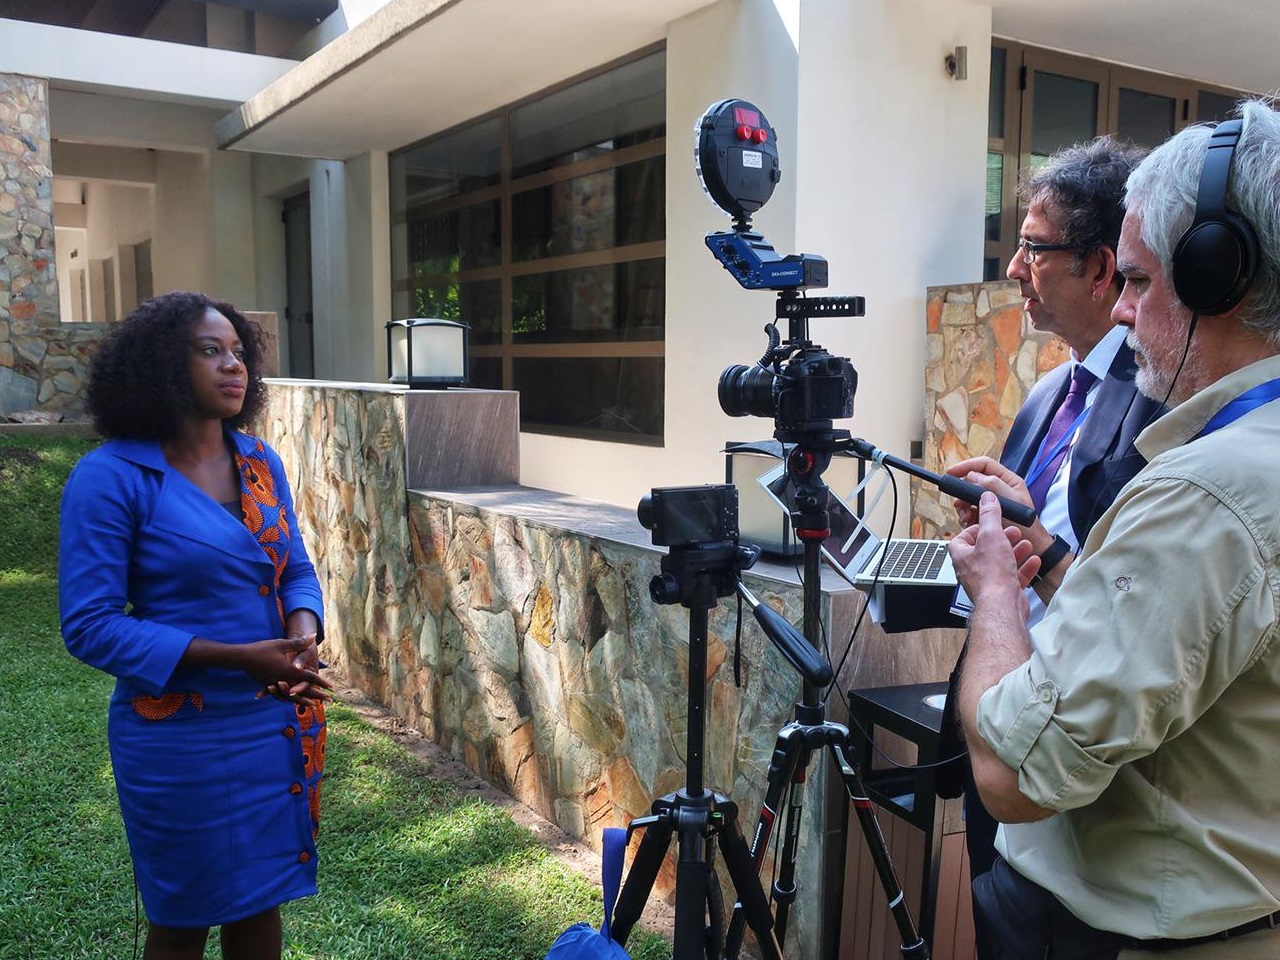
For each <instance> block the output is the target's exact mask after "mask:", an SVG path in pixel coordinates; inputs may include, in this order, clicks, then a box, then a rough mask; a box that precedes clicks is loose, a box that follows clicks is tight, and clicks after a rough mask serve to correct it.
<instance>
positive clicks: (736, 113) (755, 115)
mask: <svg viewBox="0 0 1280 960" xmlns="http://www.w3.org/2000/svg"><path fill="white" fill-rule="evenodd" d="M733 122H734V123H740V124H745V125H746V126H748V127H751V128H752V129H753V130H754V129H755V128H756V127H758V126H760V114H759V112H757V111H755V110H748V109H747V108H746V107H734V108H733Z"/></svg>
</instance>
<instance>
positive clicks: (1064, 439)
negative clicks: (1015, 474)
mask: <svg viewBox="0 0 1280 960" xmlns="http://www.w3.org/2000/svg"><path fill="white" fill-rule="evenodd" d="M1092 409H1093V408H1092V407H1085V408H1084V409H1083V410H1081V411H1080V416H1078V417H1076V420H1075V423H1073V424H1071V426H1070V427H1069V428H1068V429H1067V432H1066V433H1064V434H1063V435H1062V436H1061V437H1059V438H1058V442H1057V443H1055V444H1054V445H1053V449H1052V450H1049V451H1048V452H1045V450H1044V440H1041V441H1040V449H1039V450H1037V451H1036V459H1035V461H1034V464H1033V466H1032V467H1031V470H1030V471H1029V472H1028V473H1027V476H1026V478H1025V480H1024V481H1023V482H1024V483H1026V485H1027V487H1028V488H1029V487H1030V486H1031V485H1032V484H1033V483H1035V482H1036V477H1038V476H1040V474H1042V473H1044V471H1045V468H1046V467H1047V466H1049V464H1051V463H1053V461H1054V460H1055V459H1057V456H1058V454H1059V453H1061V452H1062V448H1063V447H1065V446H1066V445H1067V444H1069V443H1070V442H1071V440H1072V438H1074V437H1075V435H1076V431H1077V430H1079V429H1080V424H1082V423H1084V418H1085V417H1087V416H1088V415H1089V411H1090V410H1092ZM1045 439H1048V437H1047V436H1046V438H1045Z"/></svg>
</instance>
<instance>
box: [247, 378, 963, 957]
mask: <svg viewBox="0 0 1280 960" xmlns="http://www.w3.org/2000/svg"><path fill="white" fill-rule="evenodd" d="M271 397H272V398H271V401H270V404H269V409H268V411H267V413H266V415H265V417H264V423H263V424H262V425H261V426H260V428H259V429H260V432H261V433H262V435H263V436H264V437H265V438H266V439H267V440H268V442H270V443H271V444H272V445H273V446H274V447H275V448H276V449H277V450H278V451H279V452H280V454H281V456H282V458H283V459H284V461H285V465H286V468H287V470H288V473H289V475H290V477H291V478H292V479H293V486H294V491H295V501H296V507H297V514H298V518H299V524H300V525H301V527H302V528H303V531H304V533H305V534H306V536H307V543H308V544H309V545H310V546H311V549H312V553H313V560H314V562H315V564H316V567H317V570H318V572H319V575H320V578H321V582H322V583H324V584H326V585H327V592H326V638H325V649H326V651H327V653H326V659H329V660H330V661H331V662H334V663H337V664H341V665H342V666H343V667H344V668H345V670H346V672H347V674H348V676H349V677H350V678H351V680H352V681H353V682H354V683H355V684H356V685H357V686H359V687H360V688H361V689H362V690H364V691H366V692H367V693H368V694H370V695H371V696H373V697H374V698H375V699H377V700H379V701H381V702H382V703H383V704H386V705H387V706H388V707H390V708H391V709H392V711H393V712H395V713H396V714H397V715H399V716H401V717H403V718H405V719H406V720H407V721H408V722H410V723H412V724H413V725H414V726H416V727H417V728H418V729H420V730H422V731H423V732H424V733H425V734H426V735H428V736H430V737H431V738H432V739H433V740H435V741H436V742H437V743H439V744H441V745H442V746H443V747H445V748H446V749H447V750H449V751H450V752H451V753H452V754H453V755H454V756H456V757H458V758H460V759H462V760H463V761H465V762H466V763H467V765H468V766H469V767H470V768H471V769H473V770H475V771H476V772H477V773H479V774H480V775H482V776H484V777H485V778H486V779H488V780H490V781H491V782H493V783H495V784H498V785H500V786H502V787H503V788H504V789H505V790H506V791H508V792H509V793H510V794H511V795H512V796H514V797H516V798H517V799H519V800H520V801H522V802H524V803H525V804H527V805H528V806H530V807H532V808H533V809H534V810H536V811H538V812H539V813H541V814H542V815H543V816H546V817H547V818H549V819H552V820H554V821H555V822H556V823H558V824H559V825H560V826H561V827H563V828H564V829H565V830H566V831H567V832H569V833H570V834H572V835H574V836H577V837H581V838H583V839H584V840H587V841H589V842H590V843H592V844H594V845H596V846H597V847H598V845H599V837H600V828H601V827H603V826H606V825H621V824H625V823H626V822H627V821H629V820H630V819H631V818H633V817H635V816H641V815H644V814H647V813H648V812H649V807H650V803H651V801H652V800H653V798H655V797H657V796H661V795H663V794H666V793H668V792H671V791H673V790H675V789H677V788H679V787H680V786H682V785H684V782H685V757H684V753H685V734H686V715H687V689H688V685H687V676H688V674H687V671H688V657H687V650H688V643H687V639H688V622H687V619H686V618H687V612H686V611H685V609H684V608H683V607H680V606H675V607H667V606H662V607H660V606H656V605H655V604H654V603H653V602H652V601H651V600H650V598H649V592H648V583H649V580H650V578H651V577H652V576H653V575H654V574H656V573H657V572H658V570H659V567H658V563H659V558H660V556H661V554H660V553H659V552H658V551H657V550H655V549H653V548H652V547H650V546H642V545H637V544H631V543H624V542H618V541H615V540H609V539H603V538H601V537H596V536H590V535H585V534H580V533H573V532H569V531H567V530H565V529H561V528H558V527H556V526H554V525H551V524H548V523H543V522H536V521H534V520H528V519H519V518H518V517H515V516H512V515H510V514H508V513H507V512H506V511H501V512H499V511H497V510H494V509H486V508H482V507H477V506H469V505H467V504H466V503H465V502H463V497H462V494H461V492H460V493H459V495H457V496H454V497H448V496H445V495H442V494H431V493H424V492H418V491H406V488H405V465H404V464H405V455H404V442H405V427H404V407H403V404H404V399H403V395H398V394H396V393H394V392H390V391H387V390H385V389H382V390H375V389H369V390H359V389H356V388H355V387H353V385H346V386H345V387H344V386H325V385H322V384H319V383H314V382H291V383H288V384H273V385H272V388H271ZM637 530H639V528H638V525H637ZM640 532H643V531H640ZM748 582H749V583H750V586H751V589H752V590H753V592H755V593H756V595H757V596H759V597H760V598H761V599H762V600H764V601H765V602H767V603H770V604H771V605H773V606H774V607H775V608H777V609H778V610H780V611H781V612H782V613H783V614H784V615H785V616H787V617H788V618H789V619H790V620H792V621H793V622H798V621H799V620H800V619H801V609H802V598H801V594H800V590H799V587H796V586H791V585H787V584H782V583H779V582H777V581H772V580H765V579H762V578H759V577H755V576H753V575H751V574H748ZM830 603H831V601H830V598H829V597H826V598H824V610H825V615H826V616H827V618H828V622H829V620H830ZM732 644H733V613H732V609H731V604H730V603H729V602H728V601H722V603H721V606H720V607H719V608H718V609H716V610H713V611H712V612H711V616H710V627H709V634H708V669H707V680H708V694H707V710H706V728H707V737H706V743H707V749H706V758H705V781H706V783H707V785H708V786H710V787H713V788H714V789H717V790H721V791H725V792H727V793H729V795H731V796H732V797H733V798H734V799H735V800H736V801H737V802H738V804H739V807H740V809H741V810H742V811H743V818H742V819H743V824H742V825H743V830H744V832H747V833H748V834H749V832H750V830H751V829H752V828H753V826H754V822H755V817H756V812H757V811H758V810H759V804H760V802H761V800H762V798H763V792H764V776H765V772H766V770H767V768H768V764H769V760H770V757H771V754H772V750H773V746H774V739H775V735H776V732H777V730H778V728H779V727H780V726H781V724H782V723H784V722H785V721H787V720H789V719H790V717H791V713H792V706H793V703H794V701H795V700H796V699H797V698H798V694H799V682H798V680H797V678H796V675H795V674H794V673H793V672H792V671H791V669H790V667H788V666H787V665H786V663H785V661H783V659H782V657H781V655H780V654H778V653H777V652H776V651H775V650H774V648H773V647H772V645H771V644H769V643H768V642H767V641H766V640H765V639H764V637H763V635H762V634H761V633H760V631H759V630H758V628H757V627H756V626H755V624H754V621H753V620H751V619H750V617H749V616H748V617H747V620H746V623H745V625H744V631H743V646H744V649H743V658H742V664H743V668H742V669H743V679H744V683H743V686H742V688H741V689H739V688H736V687H735V686H734V683H733V663H732ZM951 656H954V654H953V653H952V654H951ZM827 766H828V764H827V763H826V762H825V761H824V762H817V763H815V764H814V765H813V766H812V768H811V769H810V781H811V783H812V786H811V787H810V788H809V789H810V791H811V792H812V795H811V796H810V803H809V804H808V805H807V806H808V809H807V811H806V815H805V819H804V822H803V830H804V833H803V835H802V838H801V845H802V851H803V850H808V851H815V850H817V851H823V850H832V851H836V850H837V849H838V847H839V845H838V844H830V845H828V844H824V843H822V842H821V841H820V840H818V839H816V838H819V837H821V836H823V834H824V832H827V831H834V832H836V833H838V832H839V824H831V823H828V822H827V821H828V819H829V817H828V813H827V811H828V807H827V804H825V803H823V802H815V801H818V799H819V798H822V797H824V796H825V794H826V791H827V790H828V786H827V782H828V779H827V773H826V770H827ZM670 866H671V861H670V860H668V863H667V865H666V867H665V868H664V874H663V876H662V877H660V879H659V884H660V887H661V888H663V889H668V890H669V889H670V886H671V884H672V882H673V875H671V874H669V873H667V870H669V869H670ZM825 866H828V865H825V864H824V863H823V862H822V853H820V852H819V853H812V852H811V853H808V854H804V853H802V856H801V861H800V873H799V875H798V880H799V882H800V884H801V887H802V888H803V889H805V890H808V891H814V892H816V891H817V890H819V889H822V887H821V880H820V877H821V876H822V873H821V871H822V870H823V869H824V867H825ZM730 902H731V901H730ZM821 912H822V907H821V900H820V898H819V897H816V896H812V897H807V898H806V897H802V898H801V900H800V902H799V906H798V907H797V912H796V913H795V915H794V916H795V923H794V924H793V925H792V932H793V935H794V936H795V937H796V938H797V939H796V941H795V942H796V943H798V945H799V947H800V953H799V954H798V955H803V956H813V955H816V953H817V946H816V945H817V943H818V939H819V938H820V936H821V924H822V922H823V921H822V917H821ZM828 922H829V920H828Z"/></svg>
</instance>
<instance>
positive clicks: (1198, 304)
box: [1172, 120, 1258, 317]
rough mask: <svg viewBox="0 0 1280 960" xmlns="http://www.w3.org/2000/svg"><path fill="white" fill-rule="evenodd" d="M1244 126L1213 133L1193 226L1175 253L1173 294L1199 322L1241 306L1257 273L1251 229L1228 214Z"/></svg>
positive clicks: (1231, 123)
mask: <svg viewBox="0 0 1280 960" xmlns="http://www.w3.org/2000/svg"><path fill="white" fill-rule="evenodd" d="M1243 126H1244V121H1243V120H1224V121H1223V122H1222V123H1220V124H1218V125H1217V126H1216V127H1215V128H1214V130H1213V134H1212V135H1211V136H1210V138H1209V150H1208V152H1207V153H1206V154H1205V157H1204V166H1203V167H1201V168H1200V190H1199V193H1198V194H1197V195H1196V217H1195V220H1193V221H1192V222H1191V226H1189V227H1187V230H1186V232H1185V233H1184V234H1183V235H1182V238H1181V239H1180V240H1178V245H1177V246H1176V247H1175V248H1174V250H1173V269H1172V273H1173V288H1174V290H1175V291H1177V294H1178V299H1179V300H1181V301H1182V302H1183V304H1184V305H1186V306H1187V308H1188V309H1190V310H1191V311H1192V312H1194V313H1197V314H1200V315H1201V316H1208V317H1212V316H1215V315H1216V314H1220V313H1226V312H1227V311H1228V310H1230V309H1231V308H1232V307H1234V306H1235V305H1236V304H1237V303H1239V302H1240V301H1241V300H1242V299H1243V298H1244V295H1245V294H1246V293H1247V292H1248V291H1249V286H1250V285H1251V284H1252V283H1253V275H1254V273H1255V272H1256V271H1257V265H1258V238H1257V236H1256V235H1255V234H1254V232H1253V227H1251V226H1250V225H1249V221H1248V220H1246V219H1244V217H1242V216H1240V215H1239V214H1237V213H1233V212H1232V211H1230V210H1228V209H1227V185H1228V184H1229V183H1230V181H1231V161H1232V160H1233V159H1234V158H1235V152H1236V143H1237V142H1238V141H1239V140H1240V131H1241V129H1242V128H1243Z"/></svg>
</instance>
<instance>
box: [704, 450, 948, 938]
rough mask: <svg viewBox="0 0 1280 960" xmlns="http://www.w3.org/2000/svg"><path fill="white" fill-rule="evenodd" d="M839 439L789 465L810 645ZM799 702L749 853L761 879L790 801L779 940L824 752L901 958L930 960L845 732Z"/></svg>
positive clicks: (800, 453) (734, 925) (739, 934)
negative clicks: (826, 478) (814, 764)
mask: <svg viewBox="0 0 1280 960" xmlns="http://www.w3.org/2000/svg"><path fill="white" fill-rule="evenodd" d="M842 433H843V432H842V431H830V435H829V436H825V437H824V438H823V439H820V440H819V445H818V446H817V447H816V448H809V447H803V446H797V447H796V448H795V449H794V450H793V451H792V452H791V454H790V455H789V456H788V458H787V472H788V475H789V476H790V477H791V480H792V482H793V483H794V484H795V487H796V496H795V510H794V511H793V513H792V515H791V522H792V529H794V530H795V533H796V536H797V537H798V538H799V539H800V540H801V541H802V543H803V544H804V577H803V590H804V635H805V636H806V637H807V638H809V641H810V643H811V644H813V646H814V647H817V643H816V642H814V641H815V638H817V637H818V636H819V634H820V630H821V627H820V623H819V619H820V616H821V612H820V609H819V602H820V599H821V588H820V583H821V556H820V550H821V544H822V542H823V540H825V539H826V537H827V536H828V534H829V532H830V531H829V530H828V524H829V522H830V517H829V514H828V511H827V502H828V497H829V491H828V488H827V485H826V484H825V483H824V482H823V480H822V471H823V470H825V469H826V467H827V466H828V464H829V463H830V460H831V449H832V448H833V447H834V446H836V445H837V444H840V443H841V441H842V440H843V438H842V437H841V436H840V434H842ZM801 689H802V695H801V702H800V703H797V704H796V707H795V718H794V719H793V720H792V721H791V722H789V723H787V724H785V725H783V727H782V729H781V730H780V731H778V737H777V740H776V741H775V743H774V748H773V756H772V758H771V759H770V762H769V770H768V773H767V774H766V782H767V784H768V786H767V788H766V790H765V796H764V801H763V803H762V805H761V809H760V819H759V822H758V823H757V826H756V832H755V836H754V839H753V841H752V845H751V856H752V860H753V863H754V867H755V870H756V875H757V877H758V876H759V872H760V870H761V868H762V867H763V864H764V855H765V852H766V851H767V850H768V848H769V843H770V840H771V838H772V835H773V829H774V826H775V825H776V822H777V817H778V811H779V809H780V808H781V805H782V802H783V799H784V797H786V796H788V795H789V805H788V808H787V819H786V823H785V826H784V831H783V844H782V851H781V854H780V857H779V863H778V871H777V879H776V880H775V882H774V884H773V900H774V903H775V904H776V905H777V906H776V908H775V913H774V925H775V931H776V934H777V938H778V940H779V941H780V942H785V939H786V929H787V919H788V916H789V913H790V909H791V904H792V903H794V902H795V899H796V895H797V887H796V882H795V868H796V857H797V841H798V838H799V836H800V821H801V815H802V813H803V809H804V802H803V797H804V786H805V783H806V781H807V771H808V767H809V763H810V761H811V760H812V759H813V755H814V753H815V752H821V751H823V750H824V749H825V750H826V751H828V752H829V753H830V755H831V758H832V759H833V760H834V761H835V764H836V768H837V770H838V771H839V774H840V778H841V780H842V781H843V783H844V787H845V791H846V792H847V793H848V795H849V802H850V803H851V804H852V805H853V809H854V810H855V812H856V813H857V816H858V824H859V826H860V827H861V828H862V833H863V836H864V838H865V840H866V843H867V850H868V852H869V853H870V854H871V859H872V862H873V863H874V865H875V869H876V875H877V877H878V879H879V881H880V885H881V887H883V889H884V892H885V895H886V897H887V898H888V903H889V909H890V912H891V913H892V914H893V919H894V923H895V924H896V925H897V927H898V934H899V936H900V937H901V948H900V949H901V953H902V956H903V957H904V958H906V960H928V958H929V945H928V944H927V943H926V942H925V940H924V939H923V938H922V937H921V936H920V933H919V931H918V930H917V928H916V926H915V921H914V920H913V918H912V916H911V910H910V908H909V907H908V906H907V903H906V896H905V895H904V893H903V891H902V886H901V884H900V883H899V882H898V877H897V874H896V873H895V872H894V869H893V862H892V861H891V859H890V857H889V850H888V847H887V846H886V844H885V840H884V834H883V833H882V831H881V830H880V824H879V822H878V821H877V820H876V816H875V813H874V811H873V810H872V807H871V801H870V799H869V798H868V796H867V790H866V787H865V786H863V783H862V777H861V776H860V774H859V773H858V768H857V766H856V765H855V764H854V762H853V761H852V760H851V759H850V756H849V751H848V741H849V730H848V728H847V727H845V726H843V725H841V724H838V723H833V722H831V721H828V720H825V719H824V717H823V708H822V705H821V703H820V702H819V699H818V694H819V691H818V689H817V688H816V687H815V686H814V685H813V684H812V683H810V682H809V681H808V679H806V680H805V682H804V684H803V686H802V688H801ZM747 920H748V918H747V913H746V909H745V907H744V905H743V904H741V903H739V904H735V905H734V909H733V916H732V919H731V921H730V924H729V930H728V934H727V936H726V939H725V949H724V957H725V958H726V960H737V957H738V953H739V950H740V948H741V946H742V939H743V934H744V932H745V931H744V927H745V926H746V923H747Z"/></svg>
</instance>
